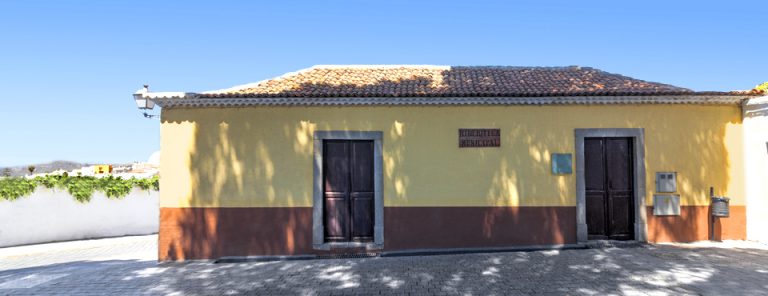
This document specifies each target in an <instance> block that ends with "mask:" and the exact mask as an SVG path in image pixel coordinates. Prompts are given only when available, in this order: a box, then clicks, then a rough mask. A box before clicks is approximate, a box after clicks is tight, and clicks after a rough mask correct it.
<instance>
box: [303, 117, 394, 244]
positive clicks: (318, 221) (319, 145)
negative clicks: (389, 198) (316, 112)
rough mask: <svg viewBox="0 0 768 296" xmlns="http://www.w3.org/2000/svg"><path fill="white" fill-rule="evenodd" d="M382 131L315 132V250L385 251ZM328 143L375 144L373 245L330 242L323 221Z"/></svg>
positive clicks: (313, 227) (313, 210)
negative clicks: (368, 141)
mask: <svg viewBox="0 0 768 296" xmlns="http://www.w3.org/2000/svg"><path fill="white" fill-rule="evenodd" d="M383 137H384V133H383V132H381V131H315V133H314V158H313V159H314V165H313V178H312V179H313V191H312V248H313V249H315V250H330V249H331V248H360V247H364V248H366V249H368V250H377V249H382V248H384V195H383V193H384V174H383V173H382V168H383V163H384V161H383V154H382V149H383V145H382V139H383ZM324 140H372V141H373V183H374V193H373V194H374V195H373V220H374V221H373V242H366V243H361V242H326V241H325V227H324V226H325V225H324V221H325V220H324V219H323V141H324Z"/></svg>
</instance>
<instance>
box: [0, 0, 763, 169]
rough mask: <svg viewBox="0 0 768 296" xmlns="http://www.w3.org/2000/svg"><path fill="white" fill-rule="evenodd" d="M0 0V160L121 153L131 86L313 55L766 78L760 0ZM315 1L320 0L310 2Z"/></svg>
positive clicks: (136, 135)
mask: <svg viewBox="0 0 768 296" xmlns="http://www.w3.org/2000/svg"><path fill="white" fill-rule="evenodd" d="M256 2H257V1H248V2H246V1H242V2H238V1H207V2H206V3H203V2H196V1H26V0H25V1H22V0H18V1H9V0H6V1H2V2H0V91H2V96H1V98H0V102H2V105H1V107H0V126H1V127H2V129H0V139H2V140H1V141H0V143H1V144H0V166H7V165H24V164H31V163H39V162H47V161H51V160H58V159H61V160H74V161H81V162H92V163H93V162H110V163H111V162H131V161H135V160H146V159H147V157H149V155H150V154H151V153H152V152H153V151H156V150H158V149H159V121H158V120H147V119H144V118H142V117H141V115H140V112H139V111H138V110H137V109H136V108H135V106H134V103H133V101H132V98H131V93H133V92H134V91H135V90H137V89H139V88H140V87H141V85H142V84H144V83H148V84H150V86H151V88H152V90H155V91H205V90H210V89H219V88H225V87H230V86H234V85H238V84H243V83H248V82H255V81H259V80H262V79H266V78H270V77H273V76H277V75H280V74H283V73H285V72H290V71H295V70H298V69H301V68H305V67H309V66H312V65H315V64H439V65H519V66H566V65H582V66H591V67H596V68H600V69H603V70H606V71H609V72H615V73H620V74H624V75H628V76H632V77H636V78H640V79H645V80H651V81H658V82H664V83H670V84H674V85H678V86H683V87H688V88H692V89H694V90H732V89H749V88H752V87H754V86H755V85H756V84H758V83H760V82H762V81H766V80H768V70H766V69H768V54H766V52H767V50H768V37H767V35H766V32H768V30H766V29H768V22H767V21H766V14H765V7H766V6H765V4H764V3H761V1H711V2H707V1H689V2H687V3H681V1H669V0H667V1H632V2H636V3H625V2H630V1H465V2H450V1H432V2H429V1H380V2H373V1H311V2H310V1H307V2H299V1H274V2H275V3H278V4H263V3H256ZM321 2H322V3H321Z"/></svg>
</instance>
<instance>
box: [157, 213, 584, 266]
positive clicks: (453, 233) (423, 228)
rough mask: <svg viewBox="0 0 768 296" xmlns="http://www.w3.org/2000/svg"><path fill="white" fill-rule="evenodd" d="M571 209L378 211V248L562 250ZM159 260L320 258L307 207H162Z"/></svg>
mask: <svg viewBox="0 0 768 296" xmlns="http://www.w3.org/2000/svg"><path fill="white" fill-rule="evenodd" d="M575 221H576V208H575V207H385V209H384V250H385V251H389V250H408V249H439V248H482V247H505V246H525V245H554V244H568V243H575V241H576V226H575ZM158 252H159V259H160V260H184V259H211V258H220V257H223V256H256V255H299V254H319V253H321V252H322V251H317V250H314V249H313V248H312V208H308V207H304V208H161V209H160V234H159V248H158Z"/></svg>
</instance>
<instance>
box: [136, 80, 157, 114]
mask: <svg viewBox="0 0 768 296" xmlns="http://www.w3.org/2000/svg"><path fill="white" fill-rule="evenodd" d="M148 92H149V85H146V84H145V85H144V88H142V89H140V90H137V91H136V92H135V93H133V99H134V100H135V101H136V106H138V107H139V109H141V110H152V108H155V102H154V101H152V100H150V99H148V98H147V97H145V96H144V95H145V94H146V93H148Z"/></svg>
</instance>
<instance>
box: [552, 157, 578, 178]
mask: <svg viewBox="0 0 768 296" xmlns="http://www.w3.org/2000/svg"><path fill="white" fill-rule="evenodd" d="M552 173H553V174H555V175H563V174H571V173H573V156H572V155H571V154H570V153H552Z"/></svg>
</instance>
